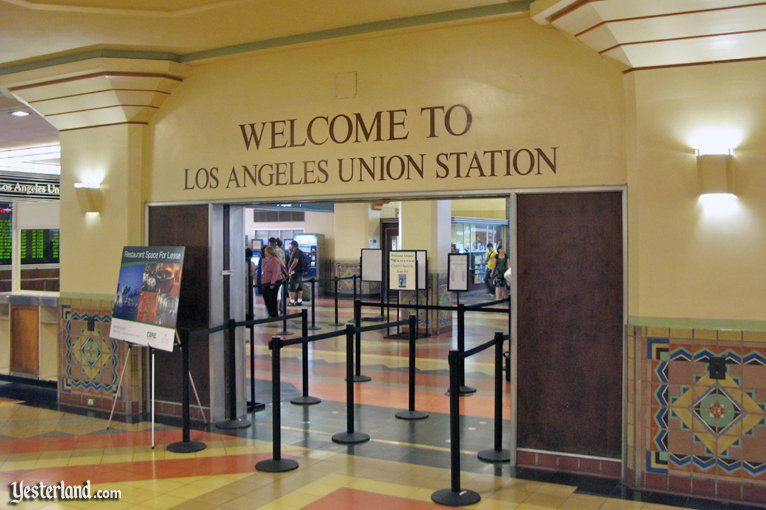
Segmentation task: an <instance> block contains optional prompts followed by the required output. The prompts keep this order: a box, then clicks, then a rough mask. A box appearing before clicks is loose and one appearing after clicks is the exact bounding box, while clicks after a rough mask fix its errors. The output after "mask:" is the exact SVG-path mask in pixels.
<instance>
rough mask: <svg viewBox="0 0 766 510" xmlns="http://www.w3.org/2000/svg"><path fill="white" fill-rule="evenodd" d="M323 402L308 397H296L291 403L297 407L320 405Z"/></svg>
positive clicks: (319, 399)
mask: <svg viewBox="0 0 766 510" xmlns="http://www.w3.org/2000/svg"><path fill="white" fill-rule="evenodd" d="M321 401H322V399H321V398H317V397H312V396H310V395H307V396H305V397H295V398H294V399H292V400H291V401H290V403H291V404H295V405H297V406H313V405H314V404H318V403H320V402H321Z"/></svg>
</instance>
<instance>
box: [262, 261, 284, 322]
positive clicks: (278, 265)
mask: <svg viewBox="0 0 766 510" xmlns="http://www.w3.org/2000/svg"><path fill="white" fill-rule="evenodd" d="M263 254H264V256H265V260H264V261H263V265H262V266H261V285H263V301H264V303H266V311H268V313H269V317H276V316H277V315H279V308H278V307H277V296H278V295H279V286H280V285H281V284H282V279H283V277H284V273H285V266H284V265H283V264H282V261H280V260H279V257H277V256H276V253H275V252H274V248H272V247H271V246H266V247H265V248H264V249H263Z"/></svg>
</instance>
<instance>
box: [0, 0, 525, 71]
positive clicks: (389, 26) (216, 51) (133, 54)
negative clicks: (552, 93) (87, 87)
mask: <svg viewBox="0 0 766 510" xmlns="http://www.w3.org/2000/svg"><path fill="white" fill-rule="evenodd" d="M0 1H7V0H0ZM530 2H531V0H519V1H516V2H505V3H498V4H492V5H487V6H482V7H471V8H467V9H458V10H453V11H444V12H437V13H432V14H423V15H419V16H409V17H404V18H395V19H390V20H384V21H374V22H370V23H362V24H358V25H350V26H346V27H340V28H334V29H328V30H320V31H317V32H307V33H302V34H295V35H289V36H284V37H275V38H272V39H264V40H260V41H253V42H249V43H243V44H235V45H231V46H224V47H220V48H212V49H209V50H203V51H196V52H191V53H185V54H179V53H172V52H160V51H142V50H123V49H109V48H103V49H93V50H88V51H82V52H73V53H68V54H64V55H58V56H55V57H49V58H43V59H40V60H34V61H30V62H24V63H20V64H11V65H0V76H2V75H8V74H14V73H20V72H24V71H31V70H35V69H41V68H45V67H52V66H57V65H62V64H69V63H72V62H80V61H83V60H89V59H94V58H120V59H141V60H167V61H170V62H176V63H187V62H198V61H202V60H207V59H212V58H218V57H222V56H230V55H235V54H238V53H247V52H254V51H259V50H266V49H274V48H282V47H287V46H294V45H299V44H308V43H312V42H318V41H325V40H329V39H338V38H342V37H350V36H357V35H364V34H370V33H377V32H385V31H389V30H401V29H405V28H413V27H418V26H429V25H435V24H440V23H451V22H458V21H469V20H475V19H481V18H488V17H495V16H504V15H516V14H522V13H525V12H528V11H529V5H530Z"/></svg>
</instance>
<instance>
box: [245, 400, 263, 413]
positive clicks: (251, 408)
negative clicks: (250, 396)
mask: <svg viewBox="0 0 766 510" xmlns="http://www.w3.org/2000/svg"><path fill="white" fill-rule="evenodd" d="M264 409H266V404H263V403H261V402H248V403H247V412H249V413H254V412H258V411H263V410H264Z"/></svg>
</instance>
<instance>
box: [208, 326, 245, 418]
mask: <svg viewBox="0 0 766 510" xmlns="http://www.w3.org/2000/svg"><path fill="white" fill-rule="evenodd" d="M226 340H227V343H228V347H229V349H228V350H229V352H228V353H227V356H226V361H227V365H228V372H229V384H228V389H229V400H228V406H227V407H228V409H227V411H228V415H229V419H228V420H224V421H219V422H218V423H216V424H215V426H216V427H218V428H219V429H244V428H247V427H249V426H250V425H252V423H251V422H249V421H246V420H243V419H242V418H238V417H237V356H236V352H234V351H235V349H236V345H237V322H236V321H235V320H234V319H229V320H227V321H226Z"/></svg>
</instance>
